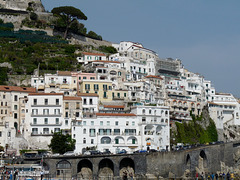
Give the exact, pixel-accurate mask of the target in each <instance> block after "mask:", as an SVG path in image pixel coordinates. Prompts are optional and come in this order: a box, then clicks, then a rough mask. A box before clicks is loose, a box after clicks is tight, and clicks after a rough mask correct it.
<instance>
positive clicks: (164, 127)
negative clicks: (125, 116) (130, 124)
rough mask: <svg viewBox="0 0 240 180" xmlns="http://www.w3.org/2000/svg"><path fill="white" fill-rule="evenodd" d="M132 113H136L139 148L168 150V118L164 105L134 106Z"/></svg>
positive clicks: (167, 109) (167, 111)
mask: <svg viewBox="0 0 240 180" xmlns="http://www.w3.org/2000/svg"><path fill="white" fill-rule="evenodd" d="M131 112H132V113H134V114H136V115H137V119H138V123H139V124H138V126H139V129H140V134H141V147H140V149H158V150H160V149H166V150H170V148H169V147H170V122H169V121H170V118H169V108H168V107H166V106H136V107H133V108H132V111H131Z"/></svg>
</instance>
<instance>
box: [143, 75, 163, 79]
mask: <svg viewBox="0 0 240 180" xmlns="http://www.w3.org/2000/svg"><path fill="white" fill-rule="evenodd" d="M145 78H158V79H163V78H161V77H159V76H154V75H148V76H146V77H145Z"/></svg>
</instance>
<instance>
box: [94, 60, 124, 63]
mask: <svg viewBox="0 0 240 180" xmlns="http://www.w3.org/2000/svg"><path fill="white" fill-rule="evenodd" d="M93 62H104V63H120V62H119V61H102V60H96V61H93Z"/></svg>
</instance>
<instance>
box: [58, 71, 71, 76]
mask: <svg viewBox="0 0 240 180" xmlns="http://www.w3.org/2000/svg"><path fill="white" fill-rule="evenodd" d="M57 74H58V75H59V76H71V75H72V73H71V72H70V71H58V72H57Z"/></svg>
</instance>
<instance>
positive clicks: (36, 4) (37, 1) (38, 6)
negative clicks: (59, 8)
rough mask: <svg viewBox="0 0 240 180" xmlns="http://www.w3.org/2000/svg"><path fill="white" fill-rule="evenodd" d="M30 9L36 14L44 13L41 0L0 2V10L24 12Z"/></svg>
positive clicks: (4, 0)
mask: <svg viewBox="0 0 240 180" xmlns="http://www.w3.org/2000/svg"><path fill="white" fill-rule="evenodd" d="M28 7H30V8H32V9H33V10H34V11H36V12H45V9H44V7H43V5H42V2H41V0H0V8H4V9H13V10H21V11H26V9H27V8H28Z"/></svg>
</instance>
